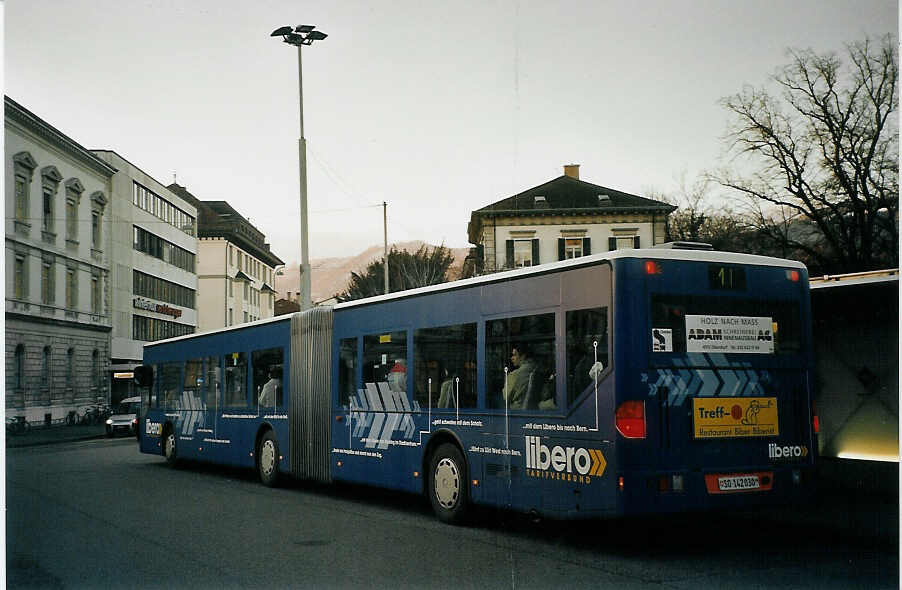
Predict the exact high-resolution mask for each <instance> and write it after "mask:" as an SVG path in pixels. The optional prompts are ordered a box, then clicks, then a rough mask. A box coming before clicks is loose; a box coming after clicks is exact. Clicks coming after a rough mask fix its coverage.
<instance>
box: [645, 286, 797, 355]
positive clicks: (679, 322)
mask: <svg viewBox="0 0 902 590" xmlns="http://www.w3.org/2000/svg"><path fill="white" fill-rule="evenodd" d="M721 318H723V319H722V320H721ZM707 319H710V321H711V328H710V329H708V328H706V327H703V324H704V322H705V321H706V320H707ZM716 320H720V321H721V322H724V323H727V322H730V321H731V320H732V321H733V322H735V323H736V324H739V323H741V322H743V323H746V324H748V325H749V330H752V332H750V334H751V336H750V338H751V339H750V340H749V341H748V342H745V343H743V342H742V341H740V340H738V339H737V340H734V341H732V343H733V344H734V345H735V346H734V348H733V349H732V350H730V352H740V353H741V352H749V353H768V354H771V353H772V354H798V353H799V352H800V350H801V344H802V328H801V318H800V311H799V303H798V302H797V301H786V300H775V299H749V298H733V297H716V296H714V297H712V296H698V295H669V294H654V295H652V296H651V324H652V325H651V328H652V331H651V334H650V341H651V342H650V344H649V347H650V348H651V350H652V351H654V352H674V353H686V352H699V351H701V349H700V347H699V345H698V340H699V339H700V338H711V339H713V340H715V341H716V339H717V338H723V339H724V341H730V336H728V335H727V333H728V331H727V330H725V329H722V325H718V324H717V323H716ZM746 332H748V330H746ZM690 341H692V343H691V344H690Z"/></svg>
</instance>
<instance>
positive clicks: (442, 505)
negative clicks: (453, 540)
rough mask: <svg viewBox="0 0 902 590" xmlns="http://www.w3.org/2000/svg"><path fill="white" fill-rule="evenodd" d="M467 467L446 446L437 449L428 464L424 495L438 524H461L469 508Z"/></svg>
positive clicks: (461, 456) (452, 450)
mask: <svg viewBox="0 0 902 590" xmlns="http://www.w3.org/2000/svg"><path fill="white" fill-rule="evenodd" d="M467 481H468V478H467V464H466V462H465V461H464V458H463V455H461V453H460V450H458V448H457V447H456V446H455V445H453V444H450V443H443V444H442V445H440V446H439V447H438V448H437V449H436V450H435V452H434V453H433V454H432V457H431V458H430V460H429V486H428V490H427V493H428V494H429V500H430V502H431V504H432V511H433V512H435V515H436V516H437V517H438V519H439V520H441V521H442V522H445V523H448V524H461V523H462V522H463V521H464V519H465V517H466V514H467V509H468V507H469V504H470V498H469V486H467Z"/></svg>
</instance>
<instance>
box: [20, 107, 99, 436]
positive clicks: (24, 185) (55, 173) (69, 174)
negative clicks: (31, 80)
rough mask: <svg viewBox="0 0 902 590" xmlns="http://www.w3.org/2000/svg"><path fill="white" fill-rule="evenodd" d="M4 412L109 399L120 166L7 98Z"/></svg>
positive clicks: (28, 414) (56, 414)
mask: <svg viewBox="0 0 902 590" xmlns="http://www.w3.org/2000/svg"><path fill="white" fill-rule="evenodd" d="M4 115H5V116H4V131H5V151H4V160H5V171H6V187H7V191H8V192H7V198H6V248H5V253H6V276H7V281H6V326H5V332H6V334H5V336H6V359H7V361H6V368H7V371H6V383H5V385H6V412H7V415H8V416H24V417H25V418H26V419H27V420H28V421H29V422H32V423H42V422H52V421H55V420H61V419H63V418H65V416H66V414H67V413H68V412H69V410H73V409H76V408H78V407H80V406H84V405H88V404H93V403H101V402H106V401H108V400H109V388H108V386H107V385H106V384H105V382H102V381H100V380H98V379H95V377H94V367H93V366H92V362H93V363H94V364H95V365H97V367H98V368H101V369H102V368H103V367H105V366H106V365H107V364H108V363H109V358H110V357H109V352H110V329H111V314H110V305H109V297H110V260H111V256H112V252H111V247H110V242H109V240H108V236H109V233H110V232H109V227H110V218H111V215H110V210H109V200H110V187H111V178H112V176H113V174H114V173H115V172H116V169H115V168H114V167H112V166H110V165H109V164H107V163H106V162H104V161H102V160H101V159H99V158H98V157H97V156H95V155H94V154H92V153H91V152H90V151H88V150H86V149H85V148H84V147H82V146H81V145H79V144H78V143H76V142H75V141H74V140H72V139H71V138H69V137H68V136H66V135H65V134H63V133H62V132H60V131H59V130H57V129H56V128H54V127H53V126H52V125H50V124H49V123H47V122H46V121H44V120H43V119H41V118H40V117H38V116H36V115H35V114H34V113H32V112H30V111H29V110H28V109H26V108H24V107H23V106H21V105H20V104H18V103H17V102H15V101H14V100H12V99H10V98H8V97H6V98H5V101H4Z"/></svg>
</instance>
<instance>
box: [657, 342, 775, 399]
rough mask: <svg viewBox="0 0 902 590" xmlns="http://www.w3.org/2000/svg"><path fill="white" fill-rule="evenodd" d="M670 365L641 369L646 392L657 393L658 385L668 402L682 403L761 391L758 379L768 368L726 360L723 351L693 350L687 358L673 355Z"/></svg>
mask: <svg viewBox="0 0 902 590" xmlns="http://www.w3.org/2000/svg"><path fill="white" fill-rule="evenodd" d="M674 365H676V368H673V369H656V370H655V372H654V373H642V382H643V383H645V384H646V385H647V386H648V396H649V397H656V396H657V395H658V392H659V391H661V388H666V390H667V392H668V397H667V403H668V404H669V405H670V406H682V405H683V404H684V403H685V402H686V399H688V398H693V397H715V396H720V397H752V396H756V395H762V394H763V393H764V388H763V387H762V385H761V383H762V382H763V381H766V380H767V372H766V371H763V372H760V373H759V372H757V371H754V370H752V369H751V368H750V367H749V365H748V364H747V363H733V362H729V361H727V359H726V357H725V356H724V355H722V354H712V355H708V354H703V353H692V354H689V355H688V360H687V361H682V360H680V359H674Z"/></svg>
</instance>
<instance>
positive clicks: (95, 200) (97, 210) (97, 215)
mask: <svg viewBox="0 0 902 590" xmlns="http://www.w3.org/2000/svg"><path fill="white" fill-rule="evenodd" d="M104 209H106V197H105V196H104V195H103V193H102V192H100V191H96V192H94V193H92V194H91V247H92V248H93V249H94V250H103V211H104Z"/></svg>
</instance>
